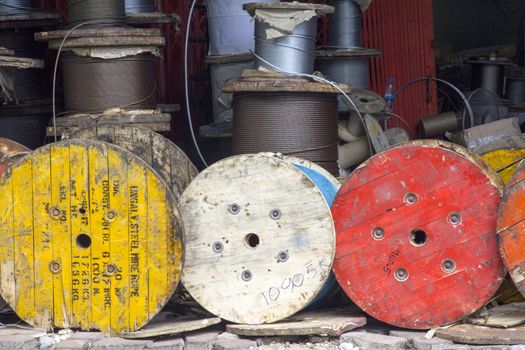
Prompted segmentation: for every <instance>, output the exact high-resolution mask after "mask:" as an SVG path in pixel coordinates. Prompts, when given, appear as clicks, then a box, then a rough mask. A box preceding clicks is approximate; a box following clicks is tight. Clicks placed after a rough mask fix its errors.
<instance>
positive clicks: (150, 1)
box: [126, 0, 155, 13]
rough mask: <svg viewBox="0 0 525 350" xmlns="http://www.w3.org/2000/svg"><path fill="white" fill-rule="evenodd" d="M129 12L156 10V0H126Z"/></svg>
mask: <svg viewBox="0 0 525 350" xmlns="http://www.w3.org/2000/svg"><path fill="white" fill-rule="evenodd" d="M126 12H127V13H149V12H155V1H154V0H126Z"/></svg>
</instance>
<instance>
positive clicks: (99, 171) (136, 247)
mask: <svg viewBox="0 0 525 350" xmlns="http://www.w3.org/2000/svg"><path fill="white" fill-rule="evenodd" d="M0 201H1V203H2V206H0V242H1V243H2V244H0V277H1V286H0V293H1V295H2V297H3V298H4V299H5V300H6V301H7V303H8V304H9V305H10V306H11V307H12V308H13V309H14V310H15V311H16V313H17V315H18V316H19V317H20V318H22V319H23V320H24V321H26V322H28V323H29V324H31V325H33V326H35V327H39V328H45V329H47V330H50V329H52V328H70V327H71V328H80V329H83V330H87V329H98V330H101V331H104V332H105V333H106V334H110V335H113V334H119V333H120V332H123V331H135V330H138V329H139V328H141V327H142V326H144V325H145V324H146V323H147V322H148V321H149V320H150V319H151V318H152V317H153V316H155V315H156V314H157V313H158V312H159V311H160V310H161V308H162V307H163V306H164V305H165V304H166V302H167V301H168V300H169V298H170V296H171V295H172V294H173V292H174V290H175V288H176V285H177V284H178V281H179V279H180V273H181V267H182V254H183V253H182V230H181V228H180V226H181V225H180V221H179V219H178V211H177V210H176V208H175V206H174V200H173V197H172V195H171V193H170V191H168V190H167V187H166V185H165V184H164V183H163V182H162V180H161V179H160V178H159V177H158V175H156V173H155V172H154V171H153V170H151V168H150V167H149V166H148V165H146V163H144V162H143V161H141V160H140V159H139V158H138V157H137V156H135V155H133V154H132V153H130V152H127V151H125V150H123V149H120V148H118V147H115V146H113V145H110V144H106V143H103V142H99V141H92V140H72V141H66V142H60V143H55V144H51V145H47V146H45V147H42V148H40V149H38V150H36V151H35V152H33V153H32V154H30V155H28V156H26V157H24V158H23V159H21V160H20V161H18V162H17V163H16V164H14V165H13V167H12V168H11V169H10V170H8V172H7V173H6V174H5V175H4V176H3V177H2V178H1V179H0Z"/></svg>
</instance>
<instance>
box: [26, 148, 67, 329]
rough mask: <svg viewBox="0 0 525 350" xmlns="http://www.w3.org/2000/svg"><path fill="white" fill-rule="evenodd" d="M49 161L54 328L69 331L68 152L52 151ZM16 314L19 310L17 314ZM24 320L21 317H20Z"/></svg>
mask: <svg viewBox="0 0 525 350" xmlns="http://www.w3.org/2000/svg"><path fill="white" fill-rule="evenodd" d="M49 154H50V158H51V176H50V178H51V181H50V182H51V203H50V207H49V210H50V212H51V232H52V233H53V240H52V245H53V261H52V262H51V265H55V264H58V265H55V266H57V268H56V270H55V271H52V273H53V303H54V318H55V319H54V324H63V325H64V326H66V327H65V328H69V327H70V325H71V324H72V320H71V315H72V314H73V312H72V309H71V307H72V302H71V300H72V298H71V292H72V285H71V283H72V279H71V231H70V229H71V224H70V222H69V220H70V213H69V212H70V193H69V188H70V174H69V149H68V148H63V147H57V148H52V149H51V150H50V153H49ZM17 311H18V310H17ZM22 318H23V317H22Z"/></svg>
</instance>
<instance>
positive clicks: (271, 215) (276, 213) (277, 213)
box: [270, 209, 281, 220]
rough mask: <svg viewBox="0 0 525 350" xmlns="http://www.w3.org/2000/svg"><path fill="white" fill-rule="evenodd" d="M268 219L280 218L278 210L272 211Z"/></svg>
mask: <svg viewBox="0 0 525 350" xmlns="http://www.w3.org/2000/svg"><path fill="white" fill-rule="evenodd" d="M270 218H271V219H272V220H279V219H280V218H281V211H280V210H279V209H272V210H271V211H270Z"/></svg>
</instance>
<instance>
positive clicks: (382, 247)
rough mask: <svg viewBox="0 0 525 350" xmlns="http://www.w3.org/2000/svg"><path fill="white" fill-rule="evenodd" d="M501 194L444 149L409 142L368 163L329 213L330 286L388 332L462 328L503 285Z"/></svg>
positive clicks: (477, 169) (444, 145)
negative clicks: (332, 236)
mask: <svg viewBox="0 0 525 350" xmlns="http://www.w3.org/2000/svg"><path fill="white" fill-rule="evenodd" d="M503 188H504V185H503V182H502V181H501V179H500V178H499V176H497V174H496V173H495V172H494V171H493V170H492V169H489V168H488V166H487V165H486V163H485V162H484V161H483V160H482V159H481V158H480V157H479V156H477V155H476V154H474V153H472V152H470V151H467V150H466V149H464V148H462V147H460V146H457V145H454V144H452V143H448V142H441V141H435V140H423V141H412V142H409V143H406V144H403V145H400V146H396V147H393V148H390V149H388V150H387V151H385V152H384V153H380V154H378V155H376V156H374V157H372V158H370V159H369V160H368V161H366V162H365V163H363V164H362V165H361V166H360V167H359V168H358V169H357V170H356V171H354V173H352V175H351V176H350V177H349V178H348V180H347V181H346V183H345V184H343V186H342V187H341V189H340V190H339V192H338V194H337V197H336V199H335V201H334V205H333V207H332V214H333V217H334V222H335V226H336V231H337V249H336V257H335V261H334V273H335V275H336V278H337V280H338V281H339V284H340V285H341V287H342V288H343V289H344V290H345V292H346V293H347V295H348V296H349V297H350V298H351V299H352V300H353V301H354V302H355V303H356V304H357V305H358V306H359V307H361V308H362V309H363V310H364V311H365V312H367V313H368V314H370V315H371V316H373V317H375V318H377V319H379V320H381V321H383V322H386V323H389V324H391V325H395V326H398V327H402V328H410V329H429V328H434V327H438V326H444V325H447V324H450V323H454V322H457V321H460V320H463V319H465V318H466V317H467V316H469V315H470V314H472V313H474V312H475V311H477V310H479V309H481V308H482V307H483V306H485V305H486V304H487V303H488V302H489V301H490V299H491V298H492V297H493V295H494V293H495V292H496V291H497V289H498V288H499V286H500V285H501V283H502V281H503V279H504V277H505V269H504V266H503V263H502V261H501V256H500V252H499V246H498V235H497V233H496V219H497V216H498V207H499V204H500V197H501V195H502V192H503ZM521 222H523V220H522V221H521ZM506 227H511V225H510V224H508V225H506ZM522 247H523V246H522V245H521V246H520V251H523V249H522ZM444 305H446V307H443V306H444Z"/></svg>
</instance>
